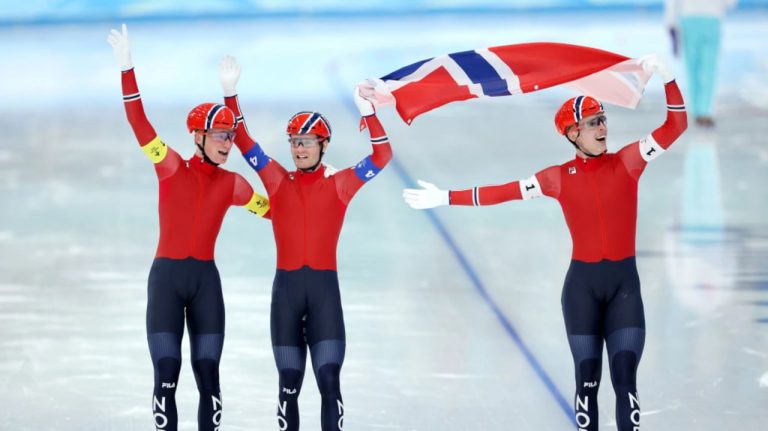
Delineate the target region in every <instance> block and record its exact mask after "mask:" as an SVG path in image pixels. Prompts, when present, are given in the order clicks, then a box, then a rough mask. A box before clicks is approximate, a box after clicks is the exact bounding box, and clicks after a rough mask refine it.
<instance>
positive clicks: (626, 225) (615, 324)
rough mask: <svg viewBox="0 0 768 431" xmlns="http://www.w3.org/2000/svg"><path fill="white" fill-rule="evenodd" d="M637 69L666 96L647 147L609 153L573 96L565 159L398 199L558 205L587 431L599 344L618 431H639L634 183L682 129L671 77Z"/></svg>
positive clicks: (417, 204)
mask: <svg viewBox="0 0 768 431" xmlns="http://www.w3.org/2000/svg"><path fill="white" fill-rule="evenodd" d="M640 64H641V65H642V66H643V69H645V70H646V71H649V72H654V73H658V74H659V76H661V78H662V79H663V80H664V91H665V93H666V97H667V115H666V121H664V123H663V124H662V125H661V126H660V127H658V128H657V129H656V130H654V131H653V132H652V133H651V134H649V135H648V136H646V137H645V138H643V139H641V140H639V141H635V142H632V143H630V144H628V145H625V146H624V147H623V148H621V149H620V150H619V151H618V152H616V153H609V152H607V146H606V143H607V139H608V124H607V118H606V116H605V111H604V110H603V105H602V104H601V103H600V102H598V101H597V100H595V99H594V98H592V97H589V96H578V97H574V98H572V99H570V100H568V101H566V102H565V103H564V104H563V105H562V106H561V107H560V109H559V111H558V112H557V114H556V115H555V127H556V128H557V131H558V133H560V134H561V135H563V136H564V137H565V138H566V139H567V140H568V142H569V143H570V144H571V145H573V146H574V148H575V150H576V156H575V157H574V159H573V160H570V161H568V162H566V163H563V164H561V165H555V166H550V167H548V168H546V169H543V170H541V171H539V172H538V173H537V174H535V175H533V176H531V177H530V178H527V179H524V180H520V181H513V182H510V183H506V184H501V185H492V186H484V187H474V188H472V189H469V190H458V191H447V190H440V189H438V188H437V187H435V186H434V185H433V184H430V183H426V182H423V181H419V184H420V185H421V186H422V187H423V188H422V189H406V190H404V191H403V197H404V198H405V201H406V202H407V203H408V204H409V205H410V206H411V207H413V208H416V209H425V208H433V207H437V206H441V205H472V206H480V205H495V204H499V203H502V202H507V201H512V200H520V199H524V200H527V199H532V198H536V197H540V196H548V197H551V198H553V199H556V200H557V201H558V203H560V207H561V208H562V211H563V215H564V216H565V221H566V223H567V225H568V229H569V231H570V233H571V239H572V241H573V255H572V260H571V265H570V267H569V268H568V273H567V275H566V276H565V283H564V285H563V291H562V297H561V304H562V309H563V320H564V321H565V329H566V333H567V335H568V343H569V345H570V347H571V354H572V355H573V364H574V367H575V372H576V373H575V374H576V394H575V397H574V414H575V421H576V424H577V425H578V427H579V430H585V431H597V430H598V406H597V391H598V389H599V387H600V379H601V375H602V370H603V362H602V361H603V344H605V346H606V347H607V348H608V360H609V362H608V365H609V367H610V370H611V382H612V383H613V389H614V392H615V394H616V424H617V425H618V429H619V431H637V430H638V429H639V427H640V401H639V396H638V394H637V367H638V365H639V363H640V357H641V356H642V353H643V347H644V345H645V312H644V309H643V300H642V297H641V295H640V278H639V276H638V273H637V266H636V263H635V234H636V225H637V191H638V182H639V181H640V176H641V175H642V174H643V172H644V171H645V168H646V166H647V165H648V162H650V161H652V160H654V159H655V158H656V157H658V156H660V155H661V154H663V153H664V151H666V150H667V149H668V148H669V146H670V145H672V143H673V142H675V140H676V139H677V138H678V137H680V135H681V134H682V133H683V131H684V130H685V129H686V127H687V119H686V115H685V107H684V106H683V97H682V95H681V94H680V89H679V88H678V87H677V83H676V82H675V80H674V76H673V75H672V73H670V71H669V70H668V69H667V68H666V66H665V65H664V64H663V63H661V62H660V61H659V60H658V58H656V57H655V56H650V57H645V58H643V59H641V60H640ZM521 253H524V250H521Z"/></svg>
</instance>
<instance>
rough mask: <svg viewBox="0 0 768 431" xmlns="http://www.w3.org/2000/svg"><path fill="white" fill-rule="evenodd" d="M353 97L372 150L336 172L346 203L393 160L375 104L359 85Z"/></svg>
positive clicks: (342, 197) (337, 187) (341, 195)
mask: <svg viewBox="0 0 768 431" xmlns="http://www.w3.org/2000/svg"><path fill="white" fill-rule="evenodd" d="M352 97H353V98H354V101H355V105H357V109H358V110H359V111H360V116H361V120H360V130H362V129H365V128H367V129H368V132H369V133H370V137H371V149H372V152H371V154H369V155H368V156H366V157H365V158H364V159H363V160H361V161H360V162H359V163H358V164H356V165H355V166H354V168H349V169H345V170H342V171H341V172H339V173H338V174H336V192H337V193H338V195H339V199H341V200H342V202H344V203H349V201H350V200H351V199H352V197H353V196H354V195H355V193H356V192H357V191H358V190H359V189H360V187H362V186H363V185H364V184H365V183H367V182H368V181H370V180H372V179H373V178H374V177H375V176H376V175H377V174H378V173H379V172H380V171H381V170H382V169H384V166H386V165H387V163H389V161H390V160H392V147H391V146H390V145H389V138H388V137H387V133H386V132H385V131H384V126H382V125H381V122H380V121H379V119H378V117H376V111H375V110H374V108H373V105H372V104H371V102H370V101H368V100H367V99H365V98H364V97H363V96H362V95H361V94H360V90H359V89H358V88H357V87H356V88H355V90H354V92H353V96H352Z"/></svg>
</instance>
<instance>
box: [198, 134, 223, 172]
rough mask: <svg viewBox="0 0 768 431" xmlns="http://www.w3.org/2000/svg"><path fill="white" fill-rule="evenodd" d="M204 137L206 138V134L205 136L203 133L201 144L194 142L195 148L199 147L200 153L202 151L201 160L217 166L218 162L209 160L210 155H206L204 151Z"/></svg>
mask: <svg viewBox="0 0 768 431" xmlns="http://www.w3.org/2000/svg"><path fill="white" fill-rule="evenodd" d="M205 138H206V136H205V135H203V144H202V145H200V144H198V143H197V142H195V145H197V148H199V149H200V152H201V153H203V161H204V162H206V163H210V164H212V165H213V166H219V164H218V163H216V162H214V161H213V160H211V158H210V157H208V154H206V153H205Z"/></svg>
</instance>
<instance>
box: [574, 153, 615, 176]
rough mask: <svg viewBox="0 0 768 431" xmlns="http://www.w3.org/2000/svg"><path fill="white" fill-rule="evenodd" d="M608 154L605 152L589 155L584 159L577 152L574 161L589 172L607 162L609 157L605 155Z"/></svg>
mask: <svg viewBox="0 0 768 431" xmlns="http://www.w3.org/2000/svg"><path fill="white" fill-rule="evenodd" d="M606 154H608V153H603V154H601V155H599V156H597V157H587V158H586V159H582V158H581V157H579V155H578V154H576V157H575V158H574V160H573V163H574V164H575V165H576V166H577V167H580V168H582V169H584V170H585V171H587V172H589V171H594V170H596V169H598V168H599V167H600V166H603V165H604V164H605V163H606V162H607V160H608V158H607V157H605V156H606Z"/></svg>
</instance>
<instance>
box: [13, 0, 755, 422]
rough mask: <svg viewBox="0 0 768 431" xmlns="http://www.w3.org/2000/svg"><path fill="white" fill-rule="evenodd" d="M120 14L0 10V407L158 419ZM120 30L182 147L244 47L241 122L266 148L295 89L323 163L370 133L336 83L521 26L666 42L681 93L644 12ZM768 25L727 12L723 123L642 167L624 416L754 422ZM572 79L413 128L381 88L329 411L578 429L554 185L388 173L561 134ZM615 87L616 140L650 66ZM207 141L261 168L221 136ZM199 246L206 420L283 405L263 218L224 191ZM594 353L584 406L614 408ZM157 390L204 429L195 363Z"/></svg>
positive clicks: (508, 166) (649, 100)
mask: <svg viewBox="0 0 768 431" xmlns="http://www.w3.org/2000/svg"><path fill="white" fill-rule="evenodd" d="M574 23H577V24H576V25H574ZM119 24H120V22H114V23H93V24H77V25H75V24H72V25H37V26H6V27H0V51H2V52H3V59H2V67H0V94H1V95H2V103H0V124H1V125H2V127H0V130H2V131H3V135H4V136H3V139H2V144H0V191H1V192H2V202H3V203H2V207H1V209H0V217H1V220H2V225H0V406H2V408H0V429H2V430H19V431H20V430H47V431H57V430H78V431H91V430H99V431H106V430H116V431H117V430H119V431H124V430H146V429H150V428H151V420H152V418H151V412H150V400H151V393H152V367H151V362H150V359H149V354H148V349H147V346H146V337H145V329H144V318H145V317H144V313H145V306H146V279H147V273H148V271H149V267H150V264H151V261H152V257H153V255H154V251H155V247H156V242H157V236H158V221H157V209H156V208H157V184H156V178H155V175H154V173H153V168H152V166H151V164H150V163H149V162H148V161H147V159H146V158H145V157H144V155H143V154H142V153H141V151H140V150H139V148H138V145H137V143H136V141H135V138H134V136H133V134H132V132H131V129H130V127H129V125H128V122H127V121H126V119H125V115H124V113H123V107H122V100H121V96H120V94H121V93H120V81H119V78H120V74H119V68H118V66H117V64H116V61H115V59H114V57H113V54H112V52H111V48H110V47H109V46H108V45H107V43H106V41H105V39H106V35H107V33H108V31H109V29H110V28H112V27H115V28H117V26H119ZM129 31H130V35H131V45H132V49H133V60H134V63H135V65H136V73H137V78H138V82H139V88H140V90H141V91H142V96H143V101H144V106H145V108H146V110H147V114H148V117H149V119H150V121H151V122H152V123H153V125H154V126H155V129H156V130H157V131H158V133H159V134H160V136H161V137H163V139H164V140H165V141H166V142H167V143H168V144H169V145H171V146H172V147H174V148H175V149H176V150H177V151H178V152H179V153H181V154H182V155H183V156H185V157H187V156H189V155H190V154H191V153H192V142H191V139H190V137H189V136H188V135H187V134H186V133H185V128H184V120H185V117H186V114H187V112H188V111H189V109H190V108H191V107H192V106H194V105H196V104H197V103H201V102H204V101H217V100H220V89H219V84H218V80H217V64H218V61H219V60H220V58H221V57H222V56H223V55H224V54H232V55H234V56H236V57H237V58H238V60H239V62H240V63H241V64H242V66H243V76H242V78H241V85H240V87H239V90H240V91H239V92H240V95H241V104H242V106H243V109H244V112H245V115H246V120H247V121H248V125H249V129H250V131H251V133H252V134H253V135H255V136H256V137H257V138H258V139H259V140H260V142H261V143H262V145H263V146H264V148H265V150H266V151H267V153H268V154H270V155H271V156H272V157H273V158H275V159H276V160H278V161H279V162H281V163H282V164H284V165H285V166H292V163H291V161H290V157H289V151H288V148H287V145H286V142H285V137H284V134H283V133H284V127H285V122H286V121H287V119H288V118H289V117H290V116H291V115H292V114H293V113H295V112H296V111H299V110H303V109H314V110H319V111H321V112H323V113H324V114H326V116H327V117H328V118H329V119H330V121H331V123H332V126H333V130H334V138H333V142H332V144H331V147H330V150H329V153H328V155H327V161H328V162H330V163H331V164H332V165H334V166H336V167H345V166H349V165H352V164H354V163H356V162H357V161H358V160H360V159H361V158H363V157H364V156H365V155H367V154H368V153H369V152H370V146H369V145H368V143H367V142H368V135H367V133H366V132H363V133H362V134H360V133H358V131H357V120H358V118H357V113H356V111H355V110H354V105H353V104H352V100H351V96H350V93H351V91H352V87H353V85H354V84H355V83H356V82H357V81H359V80H362V79H363V78H366V77H370V76H383V75H385V74H386V73H389V72H391V71H393V70H395V69H397V68H399V67H401V66H404V65H406V64H409V63H412V62H415V61H417V60H420V59H423V58H427V57H432V56H435V55H440V54H444V53H448V52H455V51H461V50H466V49H473V48H478V47H486V46H495V45H504V44H511V43H522V42H531V41H558V42H567V43H574V44H582V45H589V46H594V47H597V48H602V49H607V50H612V51H616V52H619V53H622V54H624V55H627V56H631V57H638V56H640V55H643V54H647V53H651V52H658V53H660V54H661V55H662V56H664V57H665V58H667V59H668V60H669V64H670V65H672V66H673V68H674V69H675V71H676V72H677V75H678V77H679V81H680V82H681V86H682V87H683V90H684V91H685V75H684V73H683V69H682V64H681V63H680V62H678V61H673V60H672V59H671V58H670V57H669V49H668V40H667V38H666V34H665V30H664V27H663V23H662V21H661V15H660V13H650V12H635V11H627V12H603V13H595V12H590V13H584V12H581V13H569V14H543V13H534V14H519V15H512V14H509V15H496V16H491V15H482V14H481V15H468V16H457V15H445V16H440V15H438V16H430V15H426V16H422V15H418V16H411V17H391V16H389V17H386V18H379V19H377V18H376V17H372V16H358V17H354V16H353V17H347V18H309V17H308V18H284V19H274V20H210V21H205V20H203V21H199V20H197V21H168V22H163V21H159V22H152V21H144V22H129ZM765 38H768V16H767V15H766V14H765V13H764V12H761V11H759V10H758V11H755V10H752V11H749V12H739V13H736V14H733V15H731V16H729V18H728V20H727V21H726V24H725V27H724V40H723V51H722V56H721V65H720V71H721V74H720V80H719V83H720V85H719V92H718V93H719V101H718V109H717V117H716V119H717V122H718V123H717V127H716V128H715V129H714V130H711V131H708V130H701V129H697V128H696V127H695V126H692V127H691V128H690V129H689V130H688V131H687V132H686V134H685V135H684V136H683V137H682V138H681V139H680V140H679V141H678V142H677V143H676V144H675V145H673V146H672V147H671V149H670V151H668V152H667V153H666V154H664V156H663V157H661V158H659V159H658V160H656V161H655V162H653V164H652V165H651V166H649V167H648V169H647V170H646V171H645V174H644V176H643V179H642V181H641V183H640V197H639V214H638V232H637V244H638V254H637V255H638V267H639V271H640V277H641V280H642V283H643V298H644V302H645V310H646V322H647V331H648V334H647V337H646V346H645V352H644V355H643V359H642V362H641V364H640V369H639V384H638V390H639V394H640V399H641V403H642V408H643V416H642V425H643V428H642V429H647V430H659V431H661V430H681V429H696V430H738V431H741V430H745V431H747V430H749V431H758V430H765V429H766V423H768V266H767V265H766V262H767V261H768V223H766V221H765V220H766V219H765V214H766V211H768V193H766V186H765V184H766V183H768V142H766V138H765V136H766V135H768V121H766V114H767V113H768V110H767V109H768V102H767V101H768V90H766V88H767V87H766V86H765V83H766V82H768V60H767V59H768V48H766V45H765V43H764V40H765ZM684 94H685V93H684ZM570 96H571V94H570V93H568V92H566V91H565V90H561V89H551V90H546V91H543V92H540V93H535V94H529V95H523V96H513V97H507V98H500V99H496V100H491V101H469V102H463V103H458V104H453V105H449V106H446V107H444V108H441V109H439V110H436V111H433V112H430V113H428V114H425V115H423V116H422V117H419V118H418V119H416V121H415V122H414V124H413V125H412V126H406V125H405V124H404V123H403V122H402V121H401V120H400V118H399V117H398V116H397V114H396V113H395V112H394V111H393V110H392V109H391V108H388V109H384V110H383V112H381V113H380V117H381V119H382V122H383V124H384V126H385V127H386V129H387V131H388V133H389V136H390V139H391V142H392V145H393V149H394V152H395V157H396V159H395V160H394V161H393V162H392V163H391V164H390V165H389V166H388V167H387V168H386V169H385V170H384V171H383V172H382V174H380V175H379V177H378V178H377V179H375V180H374V181H372V182H371V183H369V184H368V185H366V186H365V187H364V188H363V189H362V190H361V192H360V193H359V194H358V195H357V197H356V198H355V199H354V200H353V202H352V204H351V206H350V208H349V211H348V212H347V217H346V224H345V227H344V230H343V231H342V235H341V239H340V242H339V252H338V260H339V274H340V281H341V290H342V298H343V304H344V311H345V320H346V325H347V337H348V340H347V355H346V361H345V364H344V368H343V371H342V393H343V395H344V401H345V407H346V414H345V428H346V429H348V430H407V431H417V430H418V431H428V430H442V431H454V430H455V431H458V430H462V431H463V430H507V429H515V430H535V431H545V430H568V429H575V427H574V426H572V424H571V418H570V416H569V414H567V412H568V409H569V408H570V407H569V406H570V404H571V398H572V393H573V390H574V378H573V363H572V361H571V356H570V353H569V350H568V344H567V339H566V336H565V330H564V325H563V321H562V315H561V311H560V290H561V287H562V282H563V279H564V276H565V272H566V270H567V267H568V262H569V258H570V250H571V244H570V237H569V235H568V231H567V228H566V225H565V223H564V219H563V217H562V215H561V212H560V209H559V206H558V205H557V203H556V202H554V201H552V200H549V199H547V198H543V199H539V200H535V201H526V202H514V203H508V204H503V205H499V206H495V207H484V208H467V207H463V208H439V209H437V210H435V211H432V212H420V211H416V210H412V209H410V208H409V207H408V206H406V205H405V204H404V203H403V201H402V199H401V196H400V195H401V190H402V189H403V187H405V186H412V185H414V184H413V181H415V179H416V178H423V179H425V180H428V181H431V182H434V183H435V184H437V185H438V186H440V187H442V188H469V187H472V186H475V185H484V184H492V183H502V182H507V181H511V180H516V179H519V178H524V177H528V176H530V175H531V174H533V173H535V172H536V171H538V170H539V169H541V168H543V167H546V166H550V165H553V164H559V163H562V162H564V161H566V160H568V159H569V158H571V157H573V150H572V148H571V147H570V145H569V144H567V143H566V142H565V141H563V140H562V138H560V137H558V136H557V135H556V133H555V131H554V128H553V125H552V118H553V115H554V112H555V110H556V109H557V108H558V107H559V105H560V103H562V101H563V100H564V99H565V98H567V97H570ZM607 110H608V111H607V112H608V116H609V118H610V126H609V149H610V150H613V151H615V150H617V149H618V148H620V147H621V146H623V145H624V144H627V143H629V142H632V141H634V140H636V139H639V138H642V137H644V136H645V135H647V134H648V133H650V132H651V131H652V130H653V129H654V128H656V127H657V126H658V125H660V124H661V122H662V121H663V118H664V115H665V105H664V99H663V93H662V84H661V82H660V80H659V79H658V78H653V79H652V80H651V82H650V83H649V86H648V89H647V91H646V96H645V97H644V99H643V101H642V102H641V103H640V106H639V107H638V108H637V110H635V111H630V110H626V109H622V108H616V107H608V108H607ZM691 123H693V122H692V121H691ZM225 167H226V168H228V169H230V170H235V171H238V172H241V173H243V174H244V175H245V176H246V178H248V179H249V181H251V183H252V184H253V185H254V186H255V188H256V189H258V190H260V191H263V187H262V186H261V184H260V182H259V180H258V178H257V177H256V175H255V174H254V173H253V172H252V171H250V169H249V168H248V167H247V165H246V164H245V162H244V160H242V158H241V157H239V155H238V154H237V153H236V152H235V153H234V154H233V155H232V157H230V160H229V162H228V163H227V164H226V166H225ZM217 245H218V246H217V250H216V260H217V264H218V267H219V270H220V272H221V274H222V279H223V285H224V295H225V302H226V307H227V332H226V342H225V345H224V354H223V359H222V364H221V375H222V394H223V399H224V405H225V409H224V427H223V429H226V430H231V431H235V430H269V429H276V428H277V427H276V425H275V423H276V421H275V419H274V414H275V405H276V396H277V390H278V387H277V372H276V369H275V365H274V363H273V359H272V353H271V347H270V341H269V301H270V289H271V280H272V276H273V274H274V262H275V252H274V242H273V238H272V232H271V227H270V226H269V224H268V222H266V221H264V220H261V219H259V218H256V217H254V216H252V215H251V214H249V213H247V212H246V211H245V210H243V209H242V208H232V209H231V210H230V211H229V213H228V215H227V218H226V219H225V221H224V225H223V228H222V230H221V234H220V236H219V240H218V244H217ZM186 346H187V344H186V341H185V342H184V355H185V356H186V358H188V357H189V355H188V354H187V352H188V350H187V347H186ZM185 360H186V359H185ZM604 366H605V370H604V373H603V381H602V385H601V386H602V389H601V391H600V407H601V410H600V416H601V417H600V422H601V429H608V430H610V429H615V422H614V419H613V415H614V413H613V412H614V408H613V401H614V395H613V390H612V388H611V385H610V379H609V373H608V370H607V363H605V361H604ZM177 399H178V403H179V417H180V429H184V430H194V429H196V420H195V417H196V405H197V391H196V389H195V383H194V378H193V376H192V372H191V368H190V367H189V364H188V363H185V364H184V365H183V368H182V376H181V381H180V384H179V390H178V392H177ZM300 406H301V411H302V423H303V429H319V396H318V392H317V389H316V386H315V385H314V379H313V377H312V376H311V375H308V376H307V378H306V380H305V384H304V389H303V391H302V395H301V398H300Z"/></svg>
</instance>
